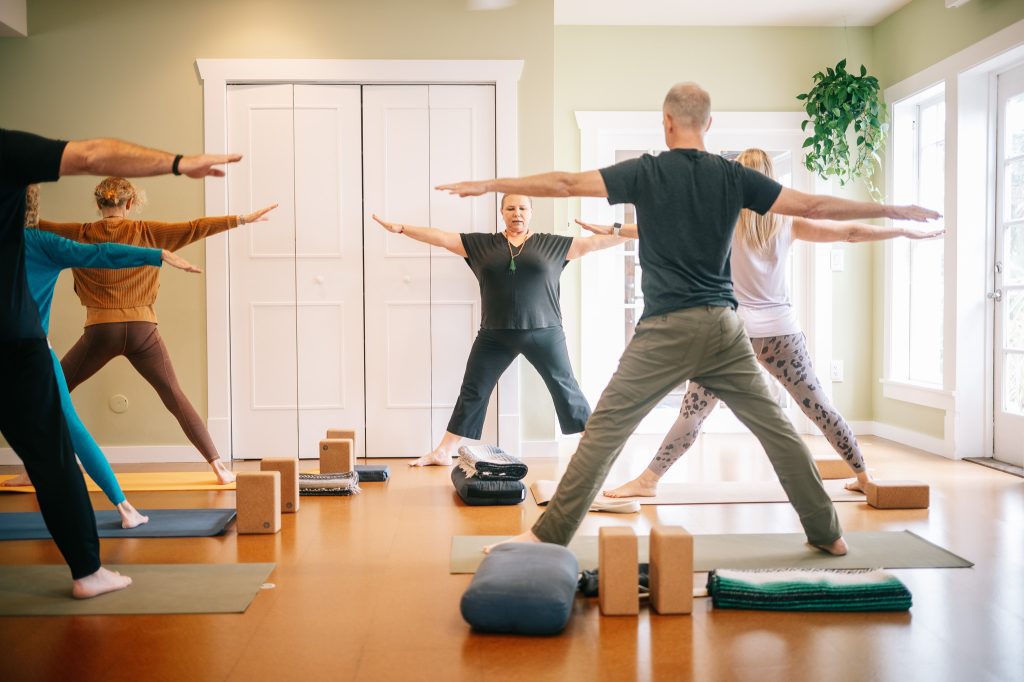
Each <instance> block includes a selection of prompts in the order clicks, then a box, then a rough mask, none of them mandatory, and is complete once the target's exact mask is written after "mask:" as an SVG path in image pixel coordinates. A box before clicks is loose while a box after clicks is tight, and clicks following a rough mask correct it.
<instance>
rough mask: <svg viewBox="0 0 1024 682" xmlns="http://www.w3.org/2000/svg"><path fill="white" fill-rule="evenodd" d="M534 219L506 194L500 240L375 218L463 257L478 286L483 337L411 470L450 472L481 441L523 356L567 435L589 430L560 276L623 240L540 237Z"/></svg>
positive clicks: (524, 203)
mask: <svg viewBox="0 0 1024 682" xmlns="http://www.w3.org/2000/svg"><path fill="white" fill-rule="evenodd" d="M532 215H533V202H532V200H531V199H530V197H527V196H522V195H517V194H508V195H505V196H504V197H502V199H501V216H502V219H503V220H504V221H505V229H504V230H503V231H502V232H499V233H497V234H481V233H476V232H468V233H458V232H446V231H444V230H438V229H436V228H433V227H414V226H412V225H404V224H400V223H389V222H387V221H385V220H382V219H381V218H378V217H377V216H373V219H374V220H376V221H377V222H378V223H380V224H381V225H382V226H383V227H384V229H386V230H388V231H389V232H394V233H395V234H405V235H408V236H409V237H411V238H413V239H415V240H416V241H420V242H425V243H427V244H430V245H432V246H440V247H443V248H446V249H448V250H449V251H451V252H452V253H454V254H456V255H458V256H462V257H463V258H465V259H466V263H468V264H469V267H470V268H471V269H472V270H473V274H474V275H476V278H477V280H478V281H479V282H480V299H481V310H482V314H481V320H480V331H479V333H478V334H477V337H476V341H474V342H473V348H472V350H471V351H470V353H469V360H468V361H467V363H466V375H465V377H464V378H463V379H462V389H461V390H460V391H459V399H458V402H456V403H455V410H454V411H453V412H452V418H451V420H450V421H449V422H448V430H447V432H446V433H445V434H444V437H443V438H442V439H441V443H440V444H439V445H438V446H437V447H436V448H435V449H434V451H433V452H431V453H429V454H426V455H423V456H422V457H420V458H419V459H417V460H416V461H415V462H412V463H411V466H448V465H450V464H451V463H452V457H453V456H454V455H455V454H456V453H457V451H458V448H459V443H461V442H462V439H463V438H473V439H477V438H480V434H481V432H482V431H483V424H484V417H485V416H486V413H487V402H488V400H489V398H490V396H491V392H492V391H493V390H494V387H495V385H496V384H497V383H498V377H500V376H501V374H502V372H504V371H505V370H506V369H507V368H508V366H509V365H511V364H512V362H513V361H514V360H515V359H516V358H517V357H518V356H519V355H520V354H522V355H523V356H525V357H526V359H527V360H528V361H529V362H530V364H531V365H533V366H534V368H535V369H536V370H537V371H538V372H539V373H540V375H541V377H542V378H543V379H544V383H545V384H546V385H547V387H548V391H549V392H550V393H551V399H552V400H553V401H554V403H555V412H556V413H557V414H558V423H559V425H560V426H561V428H562V433H580V432H581V431H583V429H584V427H585V426H586V423H587V418H588V417H590V405H589V404H587V399H586V398H584V397H583V393H582V392H581V391H580V387H579V384H578V383H577V382H576V378H575V377H574V376H573V373H572V366H571V365H570V364H569V351H568V350H567V349H566V347H565V332H563V331H562V310H561V306H560V305H559V301H558V294H559V277H560V276H561V274H562V270H563V269H564V268H565V266H566V264H567V263H568V262H569V261H570V260H572V259H574V258H579V257H580V256H583V255H585V254H587V253H590V252H591V251H597V250H600V249H606V248H608V247H611V246H616V245H617V244H621V243H622V242H623V241H625V239H622V238H620V237H618V236H611V235H609V236H602V237H588V238H585V239H580V238H573V237H563V236H559V235H554V234H545V233H541V234H537V233H534V232H532V231H531V230H530V218H531V217H532Z"/></svg>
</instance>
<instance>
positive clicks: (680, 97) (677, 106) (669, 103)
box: [663, 83, 711, 132]
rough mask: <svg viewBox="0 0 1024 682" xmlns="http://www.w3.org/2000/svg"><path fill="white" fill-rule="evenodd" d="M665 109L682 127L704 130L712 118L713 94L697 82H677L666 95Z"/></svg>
mask: <svg viewBox="0 0 1024 682" xmlns="http://www.w3.org/2000/svg"><path fill="white" fill-rule="evenodd" d="M663 109H664V111H665V113H666V114H668V115H669V116H670V117H671V118H672V121H673V122H674V123H675V124H676V125H677V126H679V127H680V128H693V129H695V130H699V131H702V132H703V131H704V129H705V128H707V126H708V121H710V120H711V96H710V95H709V94H708V93H707V91H706V90H704V88H702V87H700V86H699V85H697V84H696V83H676V84H675V85H673V86H672V89H671V90H669V91H668V94H667V95H665V104H664V105H663Z"/></svg>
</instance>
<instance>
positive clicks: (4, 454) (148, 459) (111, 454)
mask: <svg viewBox="0 0 1024 682" xmlns="http://www.w3.org/2000/svg"><path fill="white" fill-rule="evenodd" d="M100 449H101V450H103V454H104V455H106V456H107V461H108V462H110V463H111V464H149V463H154V462H203V461H204V460H203V456H202V455H200V454H199V452H198V451H197V450H196V449H195V448H194V447H192V446H191V445H113V446H109V447H104V446H102V445H101V446H100ZM0 464H3V465H9V464H21V460H20V459H18V456H17V455H15V454H14V450H12V449H11V448H0Z"/></svg>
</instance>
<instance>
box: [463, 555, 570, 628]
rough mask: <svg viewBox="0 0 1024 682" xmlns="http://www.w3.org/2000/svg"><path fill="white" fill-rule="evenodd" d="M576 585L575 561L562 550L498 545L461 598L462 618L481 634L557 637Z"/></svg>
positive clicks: (566, 622)
mask: <svg viewBox="0 0 1024 682" xmlns="http://www.w3.org/2000/svg"><path fill="white" fill-rule="evenodd" d="M578 580H579V563H578V562H577V561H576V556H575V555H574V554H573V553H572V552H570V551H569V550H568V549H566V548H565V547H562V546H561V545H553V544H548V543H541V544H536V543H509V544H506V545H499V546H497V547H495V548H494V549H492V550H491V553H490V554H488V555H487V556H486V557H485V558H484V560H483V562H482V563H481V564H480V568H478V569H477V571H476V575H474V576H473V581H472V582H471V583H470V584H469V587H468V588H466V592H465V593H464V594H463V595H462V604H461V609H462V617H463V618H464V619H465V620H466V622H467V623H469V624H470V625H471V626H472V627H473V629H474V630H478V631H480V632H501V633H510V634H516V635H555V634H558V633H559V632H561V631H562V630H564V629H565V626H566V625H567V624H568V623H569V616H570V614H572V605H573V601H574V600H575V598H576V586H577V582H578Z"/></svg>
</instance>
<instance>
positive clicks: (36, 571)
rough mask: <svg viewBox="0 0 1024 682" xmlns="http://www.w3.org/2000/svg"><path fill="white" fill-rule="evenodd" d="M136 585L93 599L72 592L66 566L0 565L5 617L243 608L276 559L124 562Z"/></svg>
mask: <svg viewBox="0 0 1024 682" xmlns="http://www.w3.org/2000/svg"><path fill="white" fill-rule="evenodd" d="M107 568H109V569H111V570H114V571H119V572H121V573H123V574H124V575H128V576H131V578H132V581H133V582H132V585H131V586H130V587H128V588H127V589H124V590H120V591H118V592H110V593H108V594H103V595H100V596H99V597H94V598H92V599H84V600H79V599H73V598H72V597H71V574H70V573H69V572H68V568H67V566H64V565H56V564H48V565H45V566H39V565H23V566H0V616H86V615H100V614H104V615H137V614H158V613H159V614H164V613H243V612H244V611H245V610H246V609H247V608H249V603H250V602H251V601H252V600H253V598H254V597H255V596H256V593H257V592H259V590H260V586H261V585H262V584H263V583H265V582H266V580H267V577H268V576H269V575H270V572H271V571H273V570H274V564H121V565H110V566H107Z"/></svg>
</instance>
